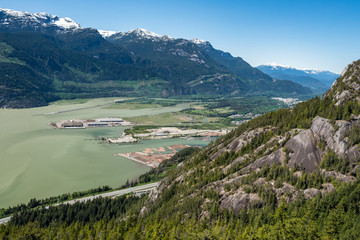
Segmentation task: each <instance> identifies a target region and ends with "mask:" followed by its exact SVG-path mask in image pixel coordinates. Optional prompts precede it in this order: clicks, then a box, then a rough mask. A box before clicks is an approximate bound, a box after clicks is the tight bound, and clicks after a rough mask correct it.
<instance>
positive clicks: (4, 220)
mask: <svg viewBox="0 0 360 240" xmlns="http://www.w3.org/2000/svg"><path fill="white" fill-rule="evenodd" d="M158 185H159V182H155V183H149V184H145V185H141V186H137V187H131V188H126V189H122V190H117V191H112V192H107V193H100V194H97V195H93V196H88V197H83V198H78V199H74V200H70V201H66V202H62V203H57V204H54V205H51V206H57V205H60V204H74V203H77V202H86V201H91V200H93V199H95V198H100V197H102V198H107V197H111V198H114V197H118V196H121V195H124V194H127V193H131V192H133V193H136V192H146V191H150V190H153V189H155V188H156V187H157V186H158ZM45 208H49V206H46V207H45ZM10 219H11V216H10V217H6V218H2V219H0V225H1V224H5V223H7V222H9V221H10Z"/></svg>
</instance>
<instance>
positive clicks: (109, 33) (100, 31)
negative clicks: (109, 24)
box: [98, 30, 119, 38]
mask: <svg viewBox="0 0 360 240" xmlns="http://www.w3.org/2000/svg"><path fill="white" fill-rule="evenodd" d="M98 32H99V33H100V35H101V36H102V37H103V38H108V37H111V36H112V35H114V34H117V33H119V32H117V31H105V30H98Z"/></svg>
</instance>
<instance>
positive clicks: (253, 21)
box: [0, 0, 360, 73]
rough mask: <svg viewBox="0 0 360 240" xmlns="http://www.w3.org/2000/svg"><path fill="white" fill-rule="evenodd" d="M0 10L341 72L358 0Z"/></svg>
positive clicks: (39, 2) (7, 4)
mask: <svg viewBox="0 0 360 240" xmlns="http://www.w3.org/2000/svg"><path fill="white" fill-rule="evenodd" d="M0 7H1V8H9V9H13V10H19V11H27V12H31V13H37V12H47V13H50V14H54V15H58V16H61V17H70V18H71V19H73V20H74V21H76V22H77V23H79V24H80V25H81V26H82V27H93V28H97V29H101V30H114V31H129V30H131V29H135V28H145V29H147V30H150V31H153V32H155V33H158V34H162V35H169V36H171V37H175V38H185V39H191V38H198V39H203V40H207V41H209V42H211V44H212V45H213V47H215V48H217V49H220V50H223V51H227V52H230V53H231V54H232V55H233V56H236V57H242V58H243V59H244V60H245V61H247V62H248V63H250V64H251V65H252V66H258V65H261V64H266V63H279V64H286V65H290V66H292V67H297V68H307V69H322V70H330V71H333V72H336V73H341V72H342V70H343V69H344V68H345V67H346V65H348V64H349V63H351V62H352V61H355V60H358V59H359V58H360V41H359V40H360V31H359V30H360V1H359V0H336V1H335V0H246V1H245V0H237V1H235V0H222V1H220V0H218V1H212V0H207V1H205V0H191V1H189V0H182V1H171V0H166V1H165V0H126V1H123V0H102V1H99V0H86V1H85V0H72V1H69V0H61V1H58V0H52V1H49V0H35V1H29V0H12V1H9V0H6V1H5V0H0Z"/></svg>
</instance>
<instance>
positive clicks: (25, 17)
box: [0, 8, 81, 30]
mask: <svg viewBox="0 0 360 240" xmlns="http://www.w3.org/2000/svg"><path fill="white" fill-rule="evenodd" d="M19 24H20V25H21V27H22V28H27V27H32V28H34V29H40V28H49V27H57V28H60V29H63V30H76V29H79V28H81V26H80V25H79V24H78V23H76V22H75V21H73V20H72V19H71V18H68V17H65V18H62V17H58V16H56V15H51V14H48V13H29V12H24V11H15V10H11V9H4V8H0V25H3V26H8V27H11V25H19Z"/></svg>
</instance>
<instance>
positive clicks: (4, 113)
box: [0, 98, 206, 208]
mask: <svg viewBox="0 0 360 240" xmlns="http://www.w3.org/2000/svg"><path fill="white" fill-rule="evenodd" d="M114 100H115V99H113V98H105V99H93V100H90V101H88V102H86V103H83V104H66V103H65V104H64V103H62V104H53V105H50V106H46V107H41V108H32V109H16V110H15V109H1V110H0V208H2V207H8V206H13V205H16V204H19V203H22V202H28V201H29V200H30V199H31V198H34V197H35V198H38V199H40V198H45V197H49V196H56V195H59V194H62V193H68V192H69V193H71V192H74V191H80V190H87V189H89V188H94V187H98V186H103V185H109V186H112V187H118V186H120V185H122V184H123V183H125V182H126V180H127V179H135V178H136V177H138V176H139V175H141V174H143V173H145V172H146V171H148V170H149V167H147V166H145V165H142V164H139V163H136V162H133V161H131V160H129V159H126V158H123V157H120V156H114V154H115V153H123V152H133V151H141V150H143V149H145V148H147V147H149V148H153V147H160V146H169V145H172V144H190V145H194V144H200V145H205V144H206V142H203V141H198V140H195V141H188V140H186V139H167V140H151V141H142V142H140V143H138V144H123V145H111V144H105V143H99V141H96V140H94V139H95V138H98V137H116V136H120V135H121V133H122V131H123V130H124V129H125V127H104V128H91V129H53V128H51V127H49V126H48V124H49V123H50V122H56V121H60V120H66V119H87V118H100V117H133V116H142V115H151V114H158V113H164V112H171V111H179V110H181V109H184V108H186V107H187V105H186V104H179V105H177V106H175V107H174V106H172V107H160V108H152V109H139V110H126V109H106V108H105V107H104V106H106V105H107V104H112V103H113V102H114Z"/></svg>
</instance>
